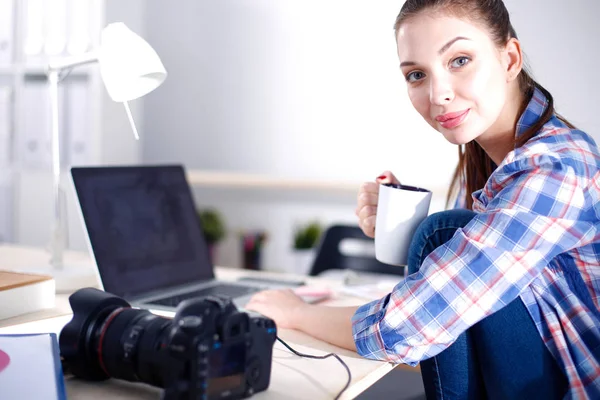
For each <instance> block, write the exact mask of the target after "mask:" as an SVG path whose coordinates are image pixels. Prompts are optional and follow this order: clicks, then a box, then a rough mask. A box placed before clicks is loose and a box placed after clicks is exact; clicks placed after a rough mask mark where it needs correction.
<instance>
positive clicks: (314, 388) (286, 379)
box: [0, 245, 414, 400]
mask: <svg viewBox="0 0 600 400" xmlns="http://www.w3.org/2000/svg"><path fill="white" fill-rule="evenodd" d="M47 257H48V254H47V253H46V252H44V251H43V250H41V249H37V248H26V247H18V246H8V245H2V246H0V264H1V266H2V268H3V269H13V270H19V269H20V268H23V267H24V266H26V265H34V264H36V263H37V264H38V265H39V264H41V263H42V262H43V261H44V260H46V259H47ZM65 258H66V259H67V260H76V262H77V263H78V264H81V265H87V266H88V267H89V268H93V263H92V261H91V258H89V257H87V256H86V255H85V254H84V253H78V252H67V253H66V255H65ZM84 261H85V264H84V263H83V262H84ZM215 273H216V275H217V277H218V278H219V279H223V280H235V279H237V278H239V277H241V276H248V275H260V276H265V275H270V276H276V277H281V275H280V274H278V273H268V272H262V271H247V270H240V269H233V268H226V267H217V268H215ZM302 279H304V280H305V281H307V283H308V284H310V285H315V286H327V287H330V288H332V289H335V287H336V286H337V287H339V286H340V285H341V283H340V282H338V281H333V280H326V279H322V278H313V277H302ZM364 302H365V300H362V299H359V298H355V297H351V296H348V295H335V296H334V297H333V298H331V299H329V300H327V301H326V302H323V304H326V305H328V306H333V307H335V306H350V305H359V304H362V303H364ZM70 314H71V310H70V307H69V304H68V295H66V294H57V296H56V305H55V307H54V308H53V309H50V310H44V311H40V312H36V313H31V314H28V315H23V316H19V317H16V318H10V319H6V320H2V321H0V333H34V332H48V331H50V332H52V331H54V332H59V331H60V329H61V328H62V326H64V324H65V323H67V322H68V321H69V319H70ZM19 324H22V325H19ZM15 325H19V326H15ZM278 334H279V336H280V337H281V338H282V339H283V340H284V341H286V342H287V343H288V344H290V345H291V346H292V347H293V348H294V349H296V350H298V351H300V352H304V353H308V354H317V355H319V354H326V353H329V352H335V353H337V354H338V355H340V356H341V357H342V359H343V360H344V361H345V362H346V364H347V365H348V367H349V368H350V371H351V372H352V382H351V385H350V387H349V388H348V390H346V392H344V395H343V396H342V399H351V398H354V397H356V396H357V395H358V394H360V393H361V392H362V391H364V390H365V389H367V388H368V387H369V386H371V385H372V384H373V383H375V382H376V381H377V380H379V379H380V378H381V377H383V376H384V375H385V374H387V373H388V372H390V371H391V370H392V369H393V368H394V365H392V364H390V363H387V362H381V361H373V360H367V359H364V358H362V357H360V356H359V355H358V354H357V353H355V352H352V351H348V350H344V349H341V348H338V347H336V346H333V345H330V344H328V343H325V342H323V341H320V340H318V339H315V338H313V337H311V336H308V335H306V334H304V333H302V332H299V331H295V330H287V329H281V330H279V332H278ZM396 368H409V369H411V370H414V369H412V368H410V367H406V366H397V367H396ZM346 380H347V375H346V372H345V370H344V368H343V367H342V365H340V364H339V362H338V361H337V360H335V359H333V358H328V359H326V360H311V359H306V358H300V357H297V356H295V355H293V354H291V353H290V352H289V351H288V350H287V349H285V348H284V347H283V346H282V345H281V344H280V343H279V342H276V344H275V348H274V351H273V364H272V369H271V383H270V386H269V389H268V390H267V391H263V392H259V393H257V394H255V395H254V396H253V397H252V398H253V399H257V400H270V399H311V400H312V399H314V400H317V399H332V398H333V397H334V396H335V395H336V394H337V393H338V392H339V391H340V390H341V388H342V387H343V386H344V385H345V383H346ZM66 384H67V394H68V398H69V399H96V398H111V399H123V400H125V399H157V398H158V397H159V393H160V390H159V389H157V388H154V387H151V386H149V385H145V384H139V383H135V384H134V383H129V382H124V381H118V380H115V379H112V380H109V381H105V382H93V383H90V382H84V381H80V380H77V379H73V378H68V379H67V380H66Z"/></svg>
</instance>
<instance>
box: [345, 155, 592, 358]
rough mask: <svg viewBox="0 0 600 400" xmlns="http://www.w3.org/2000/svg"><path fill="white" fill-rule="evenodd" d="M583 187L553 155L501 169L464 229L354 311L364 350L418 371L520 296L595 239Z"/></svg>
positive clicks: (357, 341) (358, 342)
mask: <svg viewBox="0 0 600 400" xmlns="http://www.w3.org/2000/svg"><path fill="white" fill-rule="evenodd" d="M582 186H583V183H582V182H578V178H577V175H576V173H575V171H574V170H573V168H571V167H569V166H568V165H566V164H565V163H563V162H561V161H560V160H559V159H557V158H553V157H550V156H545V155H541V156H537V157H534V158H528V159H527V160H515V161H513V162H512V163H508V164H505V165H504V166H503V167H501V169H500V170H498V171H496V172H495V173H494V175H493V178H492V179H490V181H489V182H488V184H487V185H486V188H485V189H484V190H485V191H487V192H482V193H480V197H479V198H478V199H476V201H475V206H474V210H475V211H476V212H477V214H476V216H475V217H474V218H473V219H472V220H471V221H470V222H469V224H468V225H467V226H465V227H464V228H462V229H458V230H457V231H456V233H455V234H454V236H453V237H452V239H451V240H450V241H449V242H447V243H446V244H444V245H442V246H440V247H438V248H437V249H436V250H434V251H433V252H432V253H431V254H430V255H429V256H428V257H427V258H426V259H425V260H424V261H423V264H422V265H421V268H420V270H419V271H418V272H416V273H414V274H412V275H410V276H408V277H406V279H405V280H403V281H402V282H400V283H399V284H398V285H397V286H396V287H395V288H394V290H393V291H392V293H390V294H389V295H387V296H386V297H385V298H383V299H380V300H377V301H374V302H371V303H368V304H365V305H364V306H362V307H360V308H359V309H358V310H357V312H356V313H355V315H354V316H353V318H352V330H353V335H354V341H355V344H356V348H357V350H358V353H359V354H360V355H362V356H364V357H367V358H374V359H381V360H389V361H392V362H397V363H406V364H410V365H416V364H417V363H418V362H419V361H421V360H424V359H427V358H430V357H433V356H435V355H436V354H438V353H440V352H441V351H442V350H444V349H446V348H447V347H448V346H450V345H451V344H452V343H453V342H454V341H455V340H456V339H457V337H458V336H459V335H460V334H461V333H462V332H464V331H465V330H467V329H468V328H469V327H471V326H472V325H474V324H475V323H477V322H478V321H480V320H481V319H483V318H484V317H486V316H488V315H490V314H492V313H494V312H495V311H498V310H499V309H501V308H502V307H504V306H505V305H507V304H509V303H510V302H511V301H513V300H514V299H516V298H517V297H518V296H519V294H520V292H521V291H522V290H523V289H525V288H526V287H527V286H528V285H529V284H530V283H531V282H532V281H533V280H534V279H535V278H536V277H537V276H538V275H539V274H540V273H541V271H542V270H543V268H544V267H545V266H546V265H547V264H548V263H549V262H550V260H552V259H553V258H554V257H555V256H557V255H558V254H560V253H563V252H565V251H567V250H570V249H572V248H574V247H577V246H580V245H582V244H584V243H585V242H586V241H588V242H589V241H590V240H593V237H594V230H595V229H598V228H597V227H595V225H594V222H593V217H592V216H591V214H589V213H590V208H593V207H590V206H589V205H586V201H585V198H584V194H583V193H584V190H583V189H584V188H583V187H582ZM485 199H490V200H489V202H487V201H486V200H485ZM592 211H593V210H592ZM587 216H589V218H588V217H587Z"/></svg>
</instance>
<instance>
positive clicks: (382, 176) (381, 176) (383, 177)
mask: <svg viewBox="0 0 600 400" xmlns="http://www.w3.org/2000/svg"><path fill="white" fill-rule="evenodd" d="M385 178H387V176H385V175H379V176H378V177H377V179H380V180H383V179H385Z"/></svg>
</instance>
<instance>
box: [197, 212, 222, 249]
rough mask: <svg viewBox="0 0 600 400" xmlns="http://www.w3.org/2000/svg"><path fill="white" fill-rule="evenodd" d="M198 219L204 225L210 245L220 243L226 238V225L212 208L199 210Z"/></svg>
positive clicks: (205, 234)
mask: <svg viewBox="0 0 600 400" xmlns="http://www.w3.org/2000/svg"><path fill="white" fill-rule="evenodd" d="M198 218H200V223H201V224H202V231H203V232H204V237H205V238H206V241H207V242H208V243H209V244H214V243H217V242H219V241H220V240H222V239H223V238H224V237H225V232H226V229H225V224H224V223H223V217H222V216H221V214H220V213H219V212H218V211H217V210H215V209H212V208H209V209H204V210H198Z"/></svg>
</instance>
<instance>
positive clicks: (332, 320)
mask: <svg viewBox="0 0 600 400" xmlns="http://www.w3.org/2000/svg"><path fill="white" fill-rule="evenodd" d="M357 308H358V307H327V306H319V305H306V306H305V307H302V308H300V309H299V310H298V311H297V315H296V316H295V317H294V319H295V322H296V323H295V324H294V327H295V328H296V329H297V330H299V331H302V332H304V333H306V334H308V335H310V336H313V337H315V338H317V339H320V340H323V341H325V342H328V343H331V344H333V345H335V346H338V347H342V348H344V349H348V350H352V351H356V346H355V345H354V339H353V337H352V316H353V315H354V313H355V312H356V309H357Z"/></svg>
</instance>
